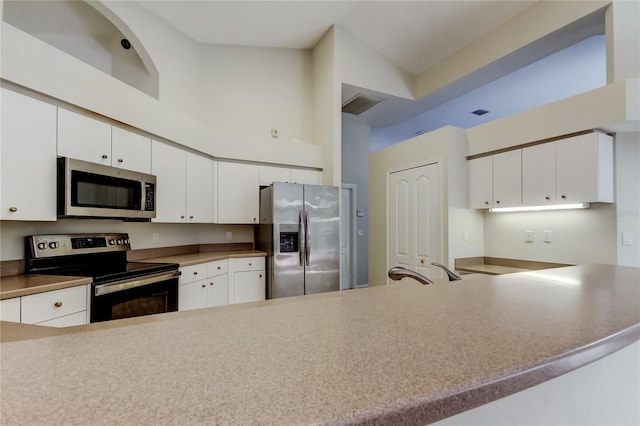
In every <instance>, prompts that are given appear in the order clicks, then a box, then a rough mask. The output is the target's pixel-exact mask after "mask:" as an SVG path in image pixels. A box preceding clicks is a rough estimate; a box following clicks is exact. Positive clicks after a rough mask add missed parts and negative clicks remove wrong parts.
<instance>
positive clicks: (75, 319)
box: [38, 311, 88, 327]
mask: <svg viewBox="0 0 640 426" xmlns="http://www.w3.org/2000/svg"><path fill="white" fill-rule="evenodd" d="M84 324H88V322H87V311H80V312H76V313H75V314H71V315H65V316H63V317H59V318H55V319H52V320H49V321H43V322H40V323H38V325H45V326H47V327H71V326H74V325H84Z"/></svg>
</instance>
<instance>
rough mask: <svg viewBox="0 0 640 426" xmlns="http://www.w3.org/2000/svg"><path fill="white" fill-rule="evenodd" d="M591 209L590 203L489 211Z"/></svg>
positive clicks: (503, 208) (493, 210)
mask: <svg viewBox="0 0 640 426" xmlns="http://www.w3.org/2000/svg"><path fill="white" fill-rule="evenodd" d="M590 207H591V204H589V203H578V204H554V205H549V206H523V207H499V208H496V209H489V211H490V212H496V213H500V212H502V213H505V212H539V211H543V210H569V209H588V208H590Z"/></svg>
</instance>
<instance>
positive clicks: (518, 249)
mask: <svg viewBox="0 0 640 426" xmlns="http://www.w3.org/2000/svg"><path fill="white" fill-rule="evenodd" d="M611 211H615V205H614V204H604V203H592V204H591V208H590V209H584V210H563V211H556V212H549V211H546V212H519V213H489V212H486V213H485V215H484V218H485V221H484V235H485V242H484V254H485V256H490V257H504V258H509V259H526V260H537V261H542V262H558V263H569V264H584V263H610V264H616V261H617V259H616V217H615V215H612V214H611V213H610V212H611ZM546 230H548V231H551V237H552V242H551V243H545V242H544V241H543V240H544V234H543V231H546ZM525 231H533V232H534V241H533V243H527V242H525V240H524V235H525Z"/></svg>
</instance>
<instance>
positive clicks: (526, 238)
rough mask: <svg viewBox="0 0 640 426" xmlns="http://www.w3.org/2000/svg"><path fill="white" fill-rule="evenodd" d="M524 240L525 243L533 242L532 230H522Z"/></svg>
mask: <svg viewBox="0 0 640 426" xmlns="http://www.w3.org/2000/svg"><path fill="white" fill-rule="evenodd" d="M524 241H525V242H527V243H532V242H533V231H524Z"/></svg>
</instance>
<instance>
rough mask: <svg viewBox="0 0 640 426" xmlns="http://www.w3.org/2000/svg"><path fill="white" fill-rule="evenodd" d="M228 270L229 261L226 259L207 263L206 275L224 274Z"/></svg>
mask: <svg viewBox="0 0 640 426" xmlns="http://www.w3.org/2000/svg"><path fill="white" fill-rule="evenodd" d="M228 271H229V262H228V261H227V260H226V259H225V260H216V261H215V262H209V263H207V277H215V276H216V275H222V274H226V273H227V272H228Z"/></svg>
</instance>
